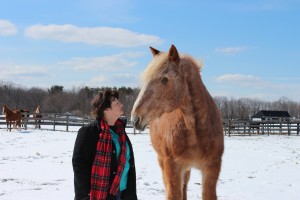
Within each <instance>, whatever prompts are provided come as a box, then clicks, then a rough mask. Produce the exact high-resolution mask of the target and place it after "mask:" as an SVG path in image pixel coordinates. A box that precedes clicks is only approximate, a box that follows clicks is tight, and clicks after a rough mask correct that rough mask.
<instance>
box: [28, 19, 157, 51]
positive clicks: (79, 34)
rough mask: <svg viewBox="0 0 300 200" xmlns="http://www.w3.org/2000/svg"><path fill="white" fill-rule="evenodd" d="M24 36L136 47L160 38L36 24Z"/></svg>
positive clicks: (126, 31)
mask: <svg viewBox="0 0 300 200" xmlns="http://www.w3.org/2000/svg"><path fill="white" fill-rule="evenodd" d="M25 36H27V37H31V38H33V39H50V40H58V41H61V42H82V43H86V44H91V45H97V46H114V47H136V46H141V45H158V44H161V43H162V40H161V39H160V38H159V37H157V36H153V35H147V34H141V33H136V32H132V31H130V30H127V29H122V28H111V27H77V26H74V25H70V24H65V25H53V24H52V25H42V24H37V25H33V26H30V27H28V28H26V30H25Z"/></svg>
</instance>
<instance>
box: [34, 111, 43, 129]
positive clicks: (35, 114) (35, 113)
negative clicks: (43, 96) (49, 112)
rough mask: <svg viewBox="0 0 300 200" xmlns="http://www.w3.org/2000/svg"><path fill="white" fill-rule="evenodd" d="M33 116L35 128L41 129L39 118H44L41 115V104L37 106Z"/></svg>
mask: <svg viewBox="0 0 300 200" xmlns="http://www.w3.org/2000/svg"><path fill="white" fill-rule="evenodd" d="M33 118H34V119H35V128H38V129H41V120H40V119H39V118H42V115H41V106H37V107H36V109H35V111H34V114H33Z"/></svg>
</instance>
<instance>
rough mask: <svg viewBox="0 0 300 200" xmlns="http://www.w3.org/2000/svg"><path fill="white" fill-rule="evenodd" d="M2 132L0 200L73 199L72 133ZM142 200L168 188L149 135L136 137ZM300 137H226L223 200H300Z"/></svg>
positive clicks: (193, 195)
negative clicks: (164, 183) (165, 187)
mask: <svg viewBox="0 0 300 200" xmlns="http://www.w3.org/2000/svg"><path fill="white" fill-rule="evenodd" d="M1 128H2V129H0V152H1V154H0V199H1V200H21V199H22V200H26V199H30V200H32V199H43V200H48V199H49V200H50V199H51V200H53V199H56V200H60V199H62V200H65V199H74V191H73V169H72V162H71V159H72V152H73V146H74V141H75V138H76V134H77V132H76V131H77V130H78V129H79V127H72V131H71V132H65V131H63V130H64V129H65V128H62V129H61V130H62V131H51V130H50V129H51V128H49V130H35V129H33V128H31V129H28V130H27V131H25V130H21V131H17V130H13V131H12V132H6V129H3V128H4V126H1ZM126 131H127V133H128V135H129V137H130V139H131V142H132V144H133V148H134V152H135V159H136V170H137V192H138V197H139V199H140V200H153V199H158V200H163V199H164V187H163V182H162V177H161V171H160V168H159V166H158V162H157V157H156V153H155V151H154V150H153V148H152V145H151V142H150V137H149V134H148V130H146V131H145V132H143V133H141V134H136V135H133V134H132V133H133V131H132V129H127V130H126ZM299 189H300V136H295V135H293V136H286V135H270V136H265V135H260V136H253V135H252V136H231V137H228V136H225V152H224V156H223V165H222V171H221V174H220V179H219V182H218V188H217V190H218V197H219V199H220V200H281V199H289V200H297V199H300V190H299ZM188 199H201V173H200V172H199V171H197V170H192V174H191V179H190V182H189V188H188Z"/></svg>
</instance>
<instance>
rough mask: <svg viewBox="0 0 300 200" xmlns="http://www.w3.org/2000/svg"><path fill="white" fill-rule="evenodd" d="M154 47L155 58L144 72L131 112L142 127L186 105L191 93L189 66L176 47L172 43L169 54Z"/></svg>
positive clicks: (152, 50) (133, 120) (137, 127)
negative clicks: (188, 80)
mask: <svg viewBox="0 0 300 200" xmlns="http://www.w3.org/2000/svg"><path fill="white" fill-rule="evenodd" d="M150 49H151V52H152V54H153V56H154V57H153V60H152V61H151V62H150V64H149V65H148V67H147V68H146V70H145V72H144V74H143V77H142V88H141V91H140V93H139V95H138V97H137V99H136V101H135V103H134V106H133V109H132V112H131V120H132V123H133V125H134V126H135V128H136V129H139V130H144V128H145V127H146V126H147V124H148V123H149V122H150V121H151V120H153V119H155V118H158V117H160V116H161V115H163V113H166V112H172V111H174V110H175V109H177V108H179V107H180V106H182V104H184V103H186V102H185V99H186V97H187V96H189V94H188V91H189V88H188V82H187V79H188V78H189V77H187V74H186V71H188V70H187V68H188V67H189V66H187V64H186V60H185V59H183V58H182V57H180V55H179V53H178V51H177V49H176V47H175V46H174V45H172V46H171V47H170V49H169V51H168V52H167V53H165V52H161V51H159V50H156V49H154V48H152V47H150ZM198 69H199V68H198ZM198 72H199V70H198Z"/></svg>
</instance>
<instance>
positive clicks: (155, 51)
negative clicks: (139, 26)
mask: <svg viewBox="0 0 300 200" xmlns="http://www.w3.org/2000/svg"><path fill="white" fill-rule="evenodd" d="M149 48H150V50H151V52H152V54H153V56H154V57H155V56H156V55H157V54H159V53H160V51H159V50H157V49H154V48H153V47H149Z"/></svg>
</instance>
